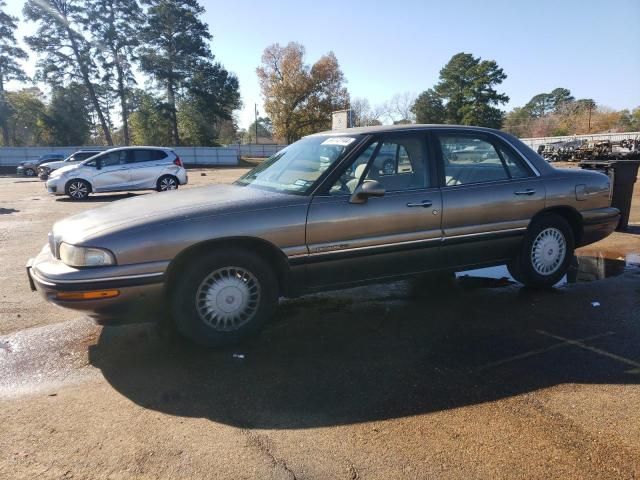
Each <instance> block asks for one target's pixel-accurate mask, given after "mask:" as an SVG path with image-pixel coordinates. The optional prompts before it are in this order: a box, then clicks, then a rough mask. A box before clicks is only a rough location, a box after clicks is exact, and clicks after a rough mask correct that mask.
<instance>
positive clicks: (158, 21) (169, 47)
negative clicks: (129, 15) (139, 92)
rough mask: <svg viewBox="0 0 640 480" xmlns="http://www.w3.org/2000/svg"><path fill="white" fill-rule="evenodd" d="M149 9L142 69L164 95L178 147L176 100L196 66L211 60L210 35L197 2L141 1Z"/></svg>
mask: <svg viewBox="0 0 640 480" xmlns="http://www.w3.org/2000/svg"><path fill="white" fill-rule="evenodd" d="M143 2H144V4H145V5H148V10H147V21H146V24H145V26H144V28H143V29H142V35H141V38H142V42H143V47H142V48H141V52H140V53H141V55H140V60H141V67H142V70H144V71H145V72H146V73H148V74H150V75H151V76H152V77H153V78H154V80H155V81H156V83H157V84H158V85H160V86H161V87H162V88H163V90H164V91H165V92H166V103H167V108H168V113H169V122H170V124H171V140H172V143H173V144H174V145H180V134H179V132H178V115H177V108H176V103H177V102H176V97H177V96H178V94H179V91H180V90H181V89H184V88H188V86H189V83H190V81H191V79H192V78H193V75H194V72H195V71H196V68H197V65H198V64H199V62H201V61H202V60H206V59H210V58H211V57H212V56H211V52H210V50H209V47H208V45H207V43H206V42H207V41H208V40H210V39H211V34H210V33H209V29H208V27H207V25H206V24H205V23H204V22H202V21H201V20H200V18H199V17H200V16H201V15H202V14H203V13H204V8H203V7H202V6H201V5H200V4H199V3H198V1H197V0H143Z"/></svg>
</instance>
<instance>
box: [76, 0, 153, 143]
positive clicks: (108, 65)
mask: <svg viewBox="0 0 640 480" xmlns="http://www.w3.org/2000/svg"><path fill="white" fill-rule="evenodd" d="M142 18H143V16H142V10H141V8H140V5H138V2H137V0H89V1H88V2H87V13H86V19H87V23H88V26H89V30H90V31H91V34H92V35H93V39H94V41H93V45H94V49H95V50H96V58H97V59H98V61H99V62H100V64H101V66H102V69H103V70H104V72H105V77H104V81H105V83H107V84H109V85H110V84H111V81H112V80H113V79H114V78H115V82H116V86H115V92H116V95H117V96H118V100H119V103H120V114H121V119H122V135H123V140H124V144H125V145H129V142H130V134H129V100H130V99H129V96H130V85H133V84H135V79H134V77H133V74H132V72H131V67H132V64H133V62H134V61H135V60H136V57H135V49H136V47H138V45H139V40H138V32H139V31H140V29H141V27H142Z"/></svg>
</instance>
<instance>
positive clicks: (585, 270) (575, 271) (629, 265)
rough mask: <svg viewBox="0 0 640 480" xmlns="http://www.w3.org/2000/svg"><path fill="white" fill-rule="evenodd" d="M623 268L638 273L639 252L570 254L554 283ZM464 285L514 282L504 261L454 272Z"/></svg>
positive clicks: (602, 276)
mask: <svg viewBox="0 0 640 480" xmlns="http://www.w3.org/2000/svg"><path fill="white" fill-rule="evenodd" d="M625 272H634V273H635V272H637V273H640V255H639V254H633V253H632V254H627V255H624V256H620V258H608V257H606V256H605V255H604V254H601V255H593V256H580V255H579V256H576V257H574V259H573V261H572V262H571V265H570V267H569V271H568V272H567V274H566V275H565V276H564V277H563V278H562V279H561V280H560V281H559V282H558V283H557V284H556V287H560V286H565V285H568V284H573V283H581V282H593V281H596V280H604V279H606V278H610V277H617V276H619V275H622V274H623V273H625ZM456 276H457V278H458V282H459V283H460V284H461V285H462V286H464V287H470V288H473V287H477V288H498V287H506V286H509V285H513V284H516V283H517V282H516V280H514V279H513V277H512V276H511V274H509V270H508V269H507V267H506V266H505V265H499V266H496V267H488V268H479V269H476V270H468V271H465V272H460V273H457V274H456Z"/></svg>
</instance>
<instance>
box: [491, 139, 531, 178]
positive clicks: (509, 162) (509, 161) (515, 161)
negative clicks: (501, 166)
mask: <svg viewBox="0 0 640 480" xmlns="http://www.w3.org/2000/svg"><path fill="white" fill-rule="evenodd" d="M498 151H499V152H500V155H501V156H502V158H503V159H504V163H505V165H506V166H507V170H509V175H511V178H527V177H531V176H533V173H532V172H531V170H530V169H529V167H527V166H526V165H525V163H524V162H523V161H522V159H521V158H518V157H516V156H515V154H514V153H512V152H511V151H510V150H507V149H506V148H504V147H503V146H502V145H499V146H498Z"/></svg>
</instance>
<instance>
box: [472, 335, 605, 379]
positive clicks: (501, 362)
mask: <svg viewBox="0 0 640 480" xmlns="http://www.w3.org/2000/svg"><path fill="white" fill-rule="evenodd" d="M536 332H537V333H539V334H541V335H546V336H552V335H551V334H549V333H547V332H543V331H542V330H536ZM615 333H616V332H605V333H600V334H598V335H594V336H592V337H586V338H582V339H580V340H575V341H577V342H587V341H589V340H595V339H597V338H603V337H608V336H610V335H615ZM555 338H556V339H561V338H559V337H555ZM562 340H563V341H562V342H561V343H556V344H555V345H551V346H549V347H545V348H539V349H537V350H531V351H529V352H525V353H519V354H518V355H513V356H511V357H507V358H503V359H502V360H496V361H495V362H489V363H486V364H484V365H482V366H480V367H477V368H474V369H473V371H474V372H478V371H481V370H487V369H488V368H494V367H498V366H500V365H504V364H505V363H510V362H515V361H517V360H522V359H525V358H529V357H533V356H535V355H540V354H541V353H546V352H549V351H551V350H555V349H557V348H562V347H568V346H570V345H573V344H572V343H571V342H569V341H567V340H566V339H562Z"/></svg>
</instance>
